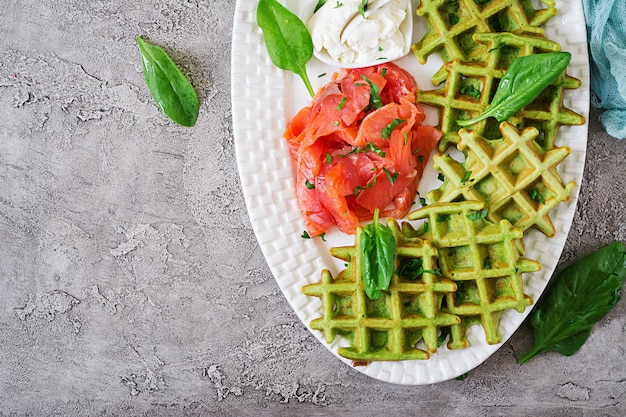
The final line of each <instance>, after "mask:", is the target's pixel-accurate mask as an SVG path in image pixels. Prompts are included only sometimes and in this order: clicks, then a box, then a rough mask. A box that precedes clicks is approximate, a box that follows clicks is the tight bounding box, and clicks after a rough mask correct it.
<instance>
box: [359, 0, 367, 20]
mask: <svg viewBox="0 0 626 417" xmlns="http://www.w3.org/2000/svg"><path fill="white" fill-rule="evenodd" d="M367 3H368V0H361V5H359V14H360V15H361V16H363V19H365V12H366V11H367V6H368V4H367Z"/></svg>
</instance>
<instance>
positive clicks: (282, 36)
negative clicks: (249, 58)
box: [256, 0, 315, 97]
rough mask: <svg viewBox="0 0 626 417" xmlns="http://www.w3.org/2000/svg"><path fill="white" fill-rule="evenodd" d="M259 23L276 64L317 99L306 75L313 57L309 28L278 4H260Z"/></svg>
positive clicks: (267, 0)
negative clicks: (289, 72) (292, 74)
mask: <svg viewBox="0 0 626 417" xmlns="http://www.w3.org/2000/svg"><path fill="white" fill-rule="evenodd" d="M256 21H257V24H258V25H259V27H260V28H261V30H262V31H263V37H264V39H265V46H266V48H267V52H268V54H269V56H270V59H271V60H272V63H273V64H274V65H276V66H277V67H278V68H280V69H283V70H286V71H291V72H293V73H295V74H297V75H298V76H300V78H302V81H304V85H305V86H306V88H307V90H308V91H309V94H311V97H313V96H314V95H315V92H314V91H313V87H311V82H310V81H309V76H308V74H307V72H306V64H307V62H309V60H310V59H311V57H312V56H313V40H312V39H311V34H310V33H309V30H308V29H307V27H306V25H305V24H304V23H303V22H302V20H300V18H299V17H298V16H296V15H295V14H293V13H292V12H290V11H289V10H288V9H287V8H286V7H285V6H283V5H282V4H280V3H279V2H278V1H277V0H259V5H258V7H257V12H256Z"/></svg>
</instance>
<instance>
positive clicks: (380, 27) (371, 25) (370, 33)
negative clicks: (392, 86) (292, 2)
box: [307, 0, 410, 64]
mask: <svg viewBox="0 0 626 417" xmlns="http://www.w3.org/2000/svg"><path fill="white" fill-rule="evenodd" d="M409 2H410V0H370V1H369V2H368V5H367V8H366V10H365V12H364V13H362V10H360V7H362V2H361V0H327V1H326V3H325V4H324V5H323V6H322V7H320V9H319V10H318V11H317V12H315V13H314V14H313V16H312V17H311V18H310V19H309V20H308V22H307V27H308V28H309V31H310V32H311V37H312V39H313V46H314V48H315V49H316V50H317V51H326V53H328V55H329V56H330V58H331V59H333V60H334V61H336V62H337V63H338V64H342V63H343V64H359V63H375V62H376V61H390V60H393V59H396V58H399V57H401V56H403V55H405V54H406V53H407V51H406V45H407V39H406V38H405V33H403V31H402V28H401V25H402V23H403V22H404V21H405V20H406V19H407V9H408V6H409ZM409 42H410V40H409Z"/></svg>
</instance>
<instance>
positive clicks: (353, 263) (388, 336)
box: [303, 219, 461, 361]
mask: <svg viewBox="0 0 626 417" xmlns="http://www.w3.org/2000/svg"><path fill="white" fill-rule="evenodd" d="M387 225H388V226H389V227H390V228H391V230H392V232H393V234H394V236H395V238H396V242H397V254H396V272H394V274H393V276H392V278H391V283H390V285H389V289H388V291H387V292H386V293H385V294H384V295H383V297H382V298H380V299H378V300H370V299H369V298H368V297H367V295H366V293H365V289H364V285H363V282H362V278H361V277H362V274H361V270H360V269H361V267H360V264H361V262H360V253H361V250H360V246H359V242H360V234H361V229H360V228H359V229H358V231H357V234H356V238H355V242H356V243H355V246H345V247H337V248H333V249H331V254H332V255H333V256H335V257H337V258H339V259H342V260H345V261H346V262H347V268H346V269H345V270H343V271H341V272H340V273H339V274H338V275H337V277H336V278H333V277H332V275H331V273H330V271H328V270H324V271H323V272H322V277H321V281H320V282H318V283H315V284H310V285H306V286H304V287H303V292H304V293H305V294H307V295H310V296H316V297H320V298H321V300H322V312H323V313H322V317H320V318H317V319H315V320H313V321H311V323H310V326H311V328H312V329H315V330H320V331H322V332H323V333H324V337H325V339H326V342H327V343H332V341H333V340H334V339H335V337H336V336H337V335H338V334H340V335H342V336H345V337H346V338H347V339H348V340H349V341H350V343H351V346H350V347H347V348H345V347H343V348H339V352H338V353H339V354H340V355H341V356H343V357H345V358H348V359H353V360H356V361H395V360H409V359H428V358H429V357H430V354H431V353H433V352H435V351H436V350H437V346H438V337H439V334H440V333H439V329H440V328H445V327H449V326H453V325H459V324H460V323H461V319H460V318H459V317H458V316H457V315H454V314H450V313H446V312H443V311H441V310H440V306H441V304H442V302H443V298H444V296H446V294H450V293H452V292H454V291H455V290H456V289H457V286H456V284H455V283H454V282H452V281H451V280H450V279H448V278H446V277H445V276H440V275H439V274H438V273H437V272H435V271H437V270H438V266H437V249H436V248H435V247H434V246H433V245H432V244H431V243H430V242H428V241H425V240H422V239H410V238H407V237H406V236H404V234H403V233H402V231H401V228H400V226H399V225H398V223H397V222H396V221H395V220H394V219H388V221H387ZM410 260H419V261H420V262H421V264H422V266H423V270H424V272H423V273H422V274H421V275H420V276H419V277H418V278H417V279H408V278H406V277H404V276H402V275H400V274H399V273H398V267H399V266H400V264H401V263H402V262H403V261H410ZM420 341H423V344H420V343H418V342H420Z"/></svg>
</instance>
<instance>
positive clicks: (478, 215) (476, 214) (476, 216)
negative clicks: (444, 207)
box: [467, 209, 489, 220]
mask: <svg viewBox="0 0 626 417" xmlns="http://www.w3.org/2000/svg"><path fill="white" fill-rule="evenodd" d="M487 214H489V210H487V209H484V210H479V211H473V212H471V213H469V214H468V215H467V218H468V219H470V220H480V219H484V218H485V217H487Z"/></svg>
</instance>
